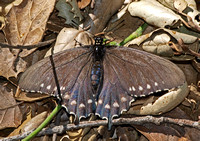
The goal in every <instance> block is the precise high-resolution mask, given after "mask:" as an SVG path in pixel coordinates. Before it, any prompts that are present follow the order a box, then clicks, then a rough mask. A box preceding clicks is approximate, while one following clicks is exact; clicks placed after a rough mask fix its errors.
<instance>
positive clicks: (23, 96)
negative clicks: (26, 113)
mask: <svg viewBox="0 0 200 141" xmlns="http://www.w3.org/2000/svg"><path fill="white" fill-rule="evenodd" d="M47 97H50V96H49V95H47V94H40V93H26V92H21V93H20V94H19V96H18V97H16V99H17V100H19V101H28V102H33V101H36V100H42V99H44V98H47Z"/></svg>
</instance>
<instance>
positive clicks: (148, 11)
mask: <svg viewBox="0 0 200 141" xmlns="http://www.w3.org/2000/svg"><path fill="white" fill-rule="evenodd" d="M128 10H129V12H130V14H131V15H132V16H137V17H140V18H142V19H144V20H145V21H146V22H147V23H149V24H151V25H154V26H156V27H166V26H175V27H176V26H178V25H180V23H181V20H182V19H181V17H180V16H179V15H177V14H175V13H174V12H173V11H172V10H170V9H168V8H167V7H164V6H163V5H161V4H160V3H159V2H157V1H138V2H132V3H131V4H130V6H129V8H128Z"/></svg>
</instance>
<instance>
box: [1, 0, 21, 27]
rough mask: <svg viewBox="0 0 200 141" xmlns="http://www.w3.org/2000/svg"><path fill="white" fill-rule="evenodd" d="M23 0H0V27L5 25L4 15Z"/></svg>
mask: <svg viewBox="0 0 200 141" xmlns="http://www.w3.org/2000/svg"><path fill="white" fill-rule="evenodd" d="M22 1H23V0H12V1H10V0H1V1H0V23H1V25H0V29H2V28H3V27H4V26H5V15H6V14H7V13H8V12H9V11H10V9H11V8H12V7H13V6H17V5H19V4H20V3H21V2H22Z"/></svg>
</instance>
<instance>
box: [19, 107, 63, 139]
mask: <svg viewBox="0 0 200 141" xmlns="http://www.w3.org/2000/svg"><path fill="white" fill-rule="evenodd" d="M61 108H62V106H61V105H57V106H56V108H55V109H54V110H53V111H52V112H51V114H50V115H49V116H48V117H47V118H46V119H45V121H43V123H42V124H40V126H39V127H38V128H37V129H35V130H34V131H33V132H32V133H31V134H29V135H28V136H27V137H26V138H24V139H23V140H22V141H29V140H30V139H32V138H33V137H35V136H36V135H37V134H38V133H39V132H40V131H41V130H42V129H43V128H44V127H46V126H47V125H48V124H49V122H50V121H51V120H52V119H53V117H54V116H55V115H56V114H57V113H58V112H59V111H60V109H61Z"/></svg>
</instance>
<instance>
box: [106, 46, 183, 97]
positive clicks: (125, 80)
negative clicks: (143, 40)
mask: <svg viewBox="0 0 200 141" xmlns="http://www.w3.org/2000/svg"><path fill="white" fill-rule="evenodd" d="M105 60H107V61H109V62H110V65H111V66H112V68H113V70H114V72H115V75H117V77H118V79H119V80H120V83H121V86H122V87H123V89H124V90H126V91H127V93H129V94H133V95H134V96H138V97H141V96H143V95H148V94H150V93H152V92H156V91H159V90H165V89H171V88H174V87H177V86H180V85H182V84H183V83H184V81H185V76H184V74H183V72H182V71H181V70H180V69H179V68H178V67H177V66H176V65H175V64H173V63H172V62H170V61H168V60H166V59H163V58H161V57H159V56H156V55H153V54H150V53H147V52H143V51H140V50H135V49H131V48H122V47H116V48H112V49H107V52H106V55H105ZM119 66H120V67H119ZM105 69H106V68H104V70H105Z"/></svg>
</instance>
